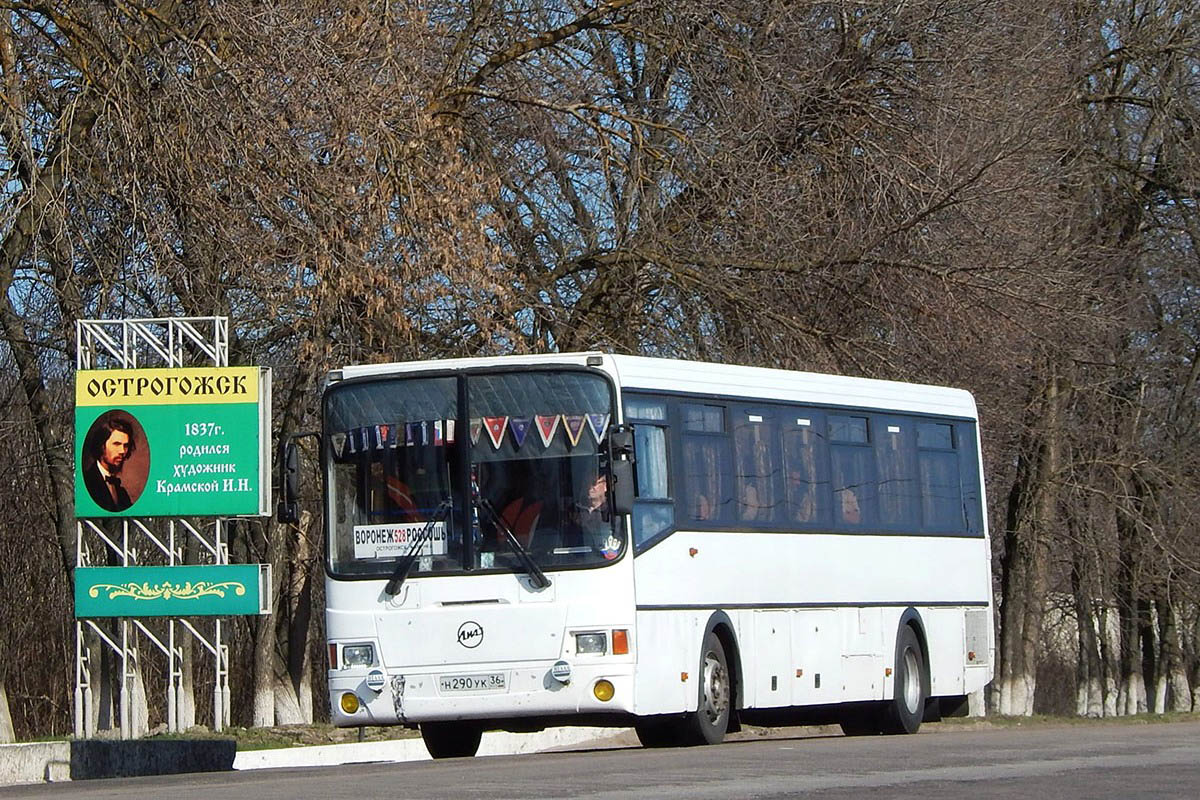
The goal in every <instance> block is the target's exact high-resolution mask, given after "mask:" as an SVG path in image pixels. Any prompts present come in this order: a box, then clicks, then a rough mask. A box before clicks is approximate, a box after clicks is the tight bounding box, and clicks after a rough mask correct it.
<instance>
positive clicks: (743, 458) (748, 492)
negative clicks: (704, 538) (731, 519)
mask: <svg viewBox="0 0 1200 800" xmlns="http://www.w3.org/2000/svg"><path fill="white" fill-rule="evenodd" d="M734 419H735V422H734V428H733V449H734V474H733V481H734V488H735V491H736V494H737V518H738V519H739V520H746V521H755V522H759V523H770V522H772V521H773V520H774V517H775V506H776V502H775V480H776V475H777V474H778V471H779V470H778V466H777V464H778V460H779V459H778V456H777V455H776V441H775V420H774V419H773V418H772V416H771V415H770V414H769V413H768V412H765V411H761V410H748V409H742V410H738V411H737V412H736V416H735V417H734Z"/></svg>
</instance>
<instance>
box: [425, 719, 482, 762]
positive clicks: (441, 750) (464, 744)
mask: <svg viewBox="0 0 1200 800" xmlns="http://www.w3.org/2000/svg"><path fill="white" fill-rule="evenodd" d="M421 738H422V739H424V740H425V749H426V750H428V751H429V755H431V756H433V757H434V758H470V757H471V756H473V755H475V753H477V752H478V751H479V741H480V739H482V738H483V728H482V727H480V726H479V725H474V724H472V723H470V722H422V723H421Z"/></svg>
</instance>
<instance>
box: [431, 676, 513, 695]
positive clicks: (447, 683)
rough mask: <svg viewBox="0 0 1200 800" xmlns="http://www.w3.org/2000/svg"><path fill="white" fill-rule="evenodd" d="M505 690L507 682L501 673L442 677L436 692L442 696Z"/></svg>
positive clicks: (439, 679)
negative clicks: (456, 693)
mask: <svg viewBox="0 0 1200 800" xmlns="http://www.w3.org/2000/svg"><path fill="white" fill-rule="evenodd" d="M507 689H508V680H507V676H506V675H505V673H503V672H487V673H483V674H480V675H442V676H441V677H439V678H438V690H439V691H440V692H442V694H446V693H453V692H503V691H506V690H507Z"/></svg>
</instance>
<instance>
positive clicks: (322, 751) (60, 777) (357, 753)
mask: <svg viewBox="0 0 1200 800" xmlns="http://www.w3.org/2000/svg"><path fill="white" fill-rule="evenodd" d="M627 730H631V729H626V728H592V727H589V728H548V729H547V730H544V731H538V732H537V733H506V732H504V731H489V732H488V733H485V734H484V735H483V740H482V741H481V742H480V744H479V753H478V755H479V756H507V755H518V754H521V753H539V752H543V751H545V750H553V749H556V748H562V747H573V746H577V745H581V744H584V743H587V742H593V741H596V740H598V739H603V738H606V737H611V736H616V735H619V734H621V733H623V732H625V731H627ZM235 747H236V745H235V743H234V742H233V740H232V739H171V740H165V741H149V740H144V739H143V740H138V739H134V740H130V741H120V740H101V739H87V740H76V741H64V742H29V743H24V744H6V745H0V786H11V785H22V784H31V783H57V782H60V781H69V780H86V779H92V778H114V777H127V776H135V775H173V774H178V773H181V772H212V771H219V770H229V769H235V770H251V769H275V768H283V767H325V766H335V765H338V764H362V763H368V762H393V763H394V762H403V761H428V760H430V756H429V752H428V751H427V750H426V749H425V743H424V742H423V741H422V740H421V739H420V738H419V737H416V738H411V739H392V740H389V741H385V742H351V743H346V744H330V745H317V746H313V747H289V748H282V749H276V750H245V751H241V752H236V753H235V752H234V748H235Z"/></svg>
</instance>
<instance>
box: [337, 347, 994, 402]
mask: <svg viewBox="0 0 1200 800" xmlns="http://www.w3.org/2000/svg"><path fill="white" fill-rule="evenodd" d="M589 360H590V365H591V366H600V367H602V368H605V369H607V370H608V371H609V372H611V373H612V374H613V375H614V376H615V377H616V379H617V383H618V385H619V386H620V387H621V389H622V390H623V391H626V390H644V391H652V392H666V393H672V394H688V395H699V396H712V397H735V398H744V399H746V400H748V401H753V400H763V401H785V402H792V403H804V404H811V405H821V406H846V407H853V408H869V409H885V410H894V411H908V412H915V413H925V414H941V415H948V416H955V417H968V418H971V419H974V418H975V417H976V408H975V399H974V398H973V397H972V396H971V394H970V392H967V391H965V390H963V389H953V388H948V387H945V386H932V385H928V384H918V383H901V382H898V381H883V380H875V379H873V378H852V377H848V376H845V375H827V374H822V373H816V372H797V371H793V370H783V369H770V368H765V367H745V366H737V365H731V364H716V363H710V362H704V361H683V360H679V359H673V358H651V357H646V356H629V355H615V354H611V353H602V352H599V351H591V352H579V353H547V354H539V355H520V356H489V357H482V358H453V359H439V360H432V361H405V362H395V363H389V364H362V365H356V366H347V367H344V368H342V369H341V370H338V371H337V372H340V373H341V375H340V378H342V379H350V378H367V377H384V376H387V375H395V374H398V373H404V372H430V371H435V370H451V371H454V370H463V369H475V368H480V367H484V368H486V367H500V366H506V367H512V366H521V365H527V366H531V367H532V366H550V365H555V364H558V365H571V366H586V365H589ZM334 376H335V377H336V373H335V374H334Z"/></svg>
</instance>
